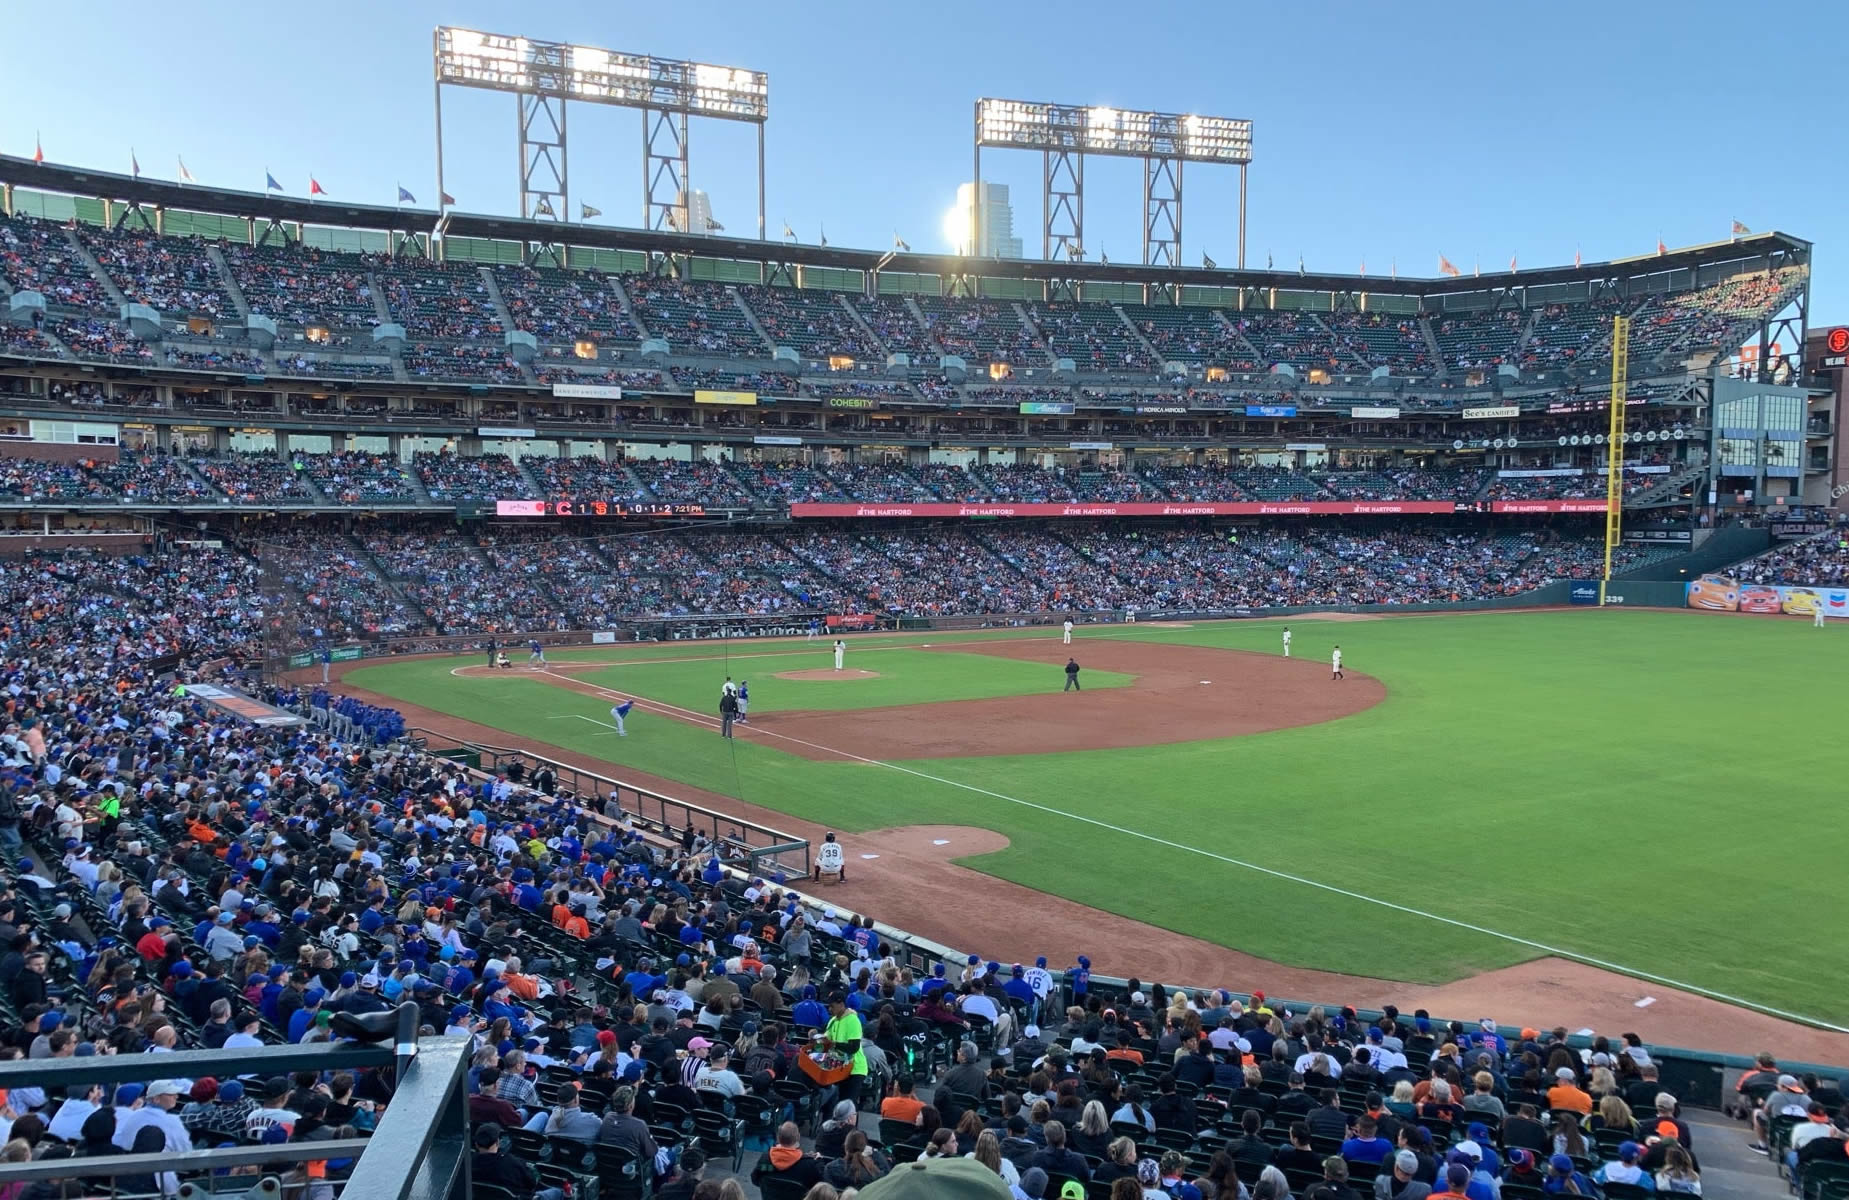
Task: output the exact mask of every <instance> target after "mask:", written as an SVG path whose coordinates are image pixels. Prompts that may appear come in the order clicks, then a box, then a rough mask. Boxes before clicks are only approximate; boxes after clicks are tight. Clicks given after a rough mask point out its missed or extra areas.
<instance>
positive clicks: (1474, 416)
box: [1457, 404, 1522, 421]
mask: <svg viewBox="0 0 1849 1200" xmlns="http://www.w3.org/2000/svg"><path fill="white" fill-rule="evenodd" d="M1457 415H1458V416H1460V417H1462V418H1464V420H1466V421H1493V420H1495V419H1496V418H1498V417H1519V416H1521V415H1522V410H1521V406H1520V405H1516V404H1497V405H1493V406H1491V407H1489V408H1466V409H1460V410H1459V412H1458V414H1457Z"/></svg>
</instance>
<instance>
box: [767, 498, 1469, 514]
mask: <svg viewBox="0 0 1849 1200" xmlns="http://www.w3.org/2000/svg"><path fill="white" fill-rule="evenodd" d="M1456 511H1457V505H1456V504H1455V503H1454V502H1452V501H1450V500H1399V501H1391V500H1390V501H1368V500H1314V501H1302V502H1291V501H1281V502H1277V503H1267V502H1264V501H1252V500H1240V501H1216V502H1212V503H1207V502H1203V503H1200V504H1187V503H1179V502H1176V503H1167V504H1159V503H1151V502H1147V501H1139V502H1131V503H1122V504H1079V503H1072V504H1062V503H1057V502H1038V503H1020V504H1010V503H1006V502H1000V503H994V504H946V503H925V504H841V503H823V502H809V501H798V502H796V503H794V504H792V505H790V516H792V517H863V518H864V517H1225V516H1255V517H1256V516H1271V517H1346V516H1410V515H1431V514H1437V513H1450V512H1456Z"/></svg>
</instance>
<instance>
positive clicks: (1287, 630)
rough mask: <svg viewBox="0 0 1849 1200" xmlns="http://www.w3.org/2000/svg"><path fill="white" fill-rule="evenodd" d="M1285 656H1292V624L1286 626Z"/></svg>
mask: <svg viewBox="0 0 1849 1200" xmlns="http://www.w3.org/2000/svg"><path fill="white" fill-rule="evenodd" d="M1284 657H1285V658H1289V657H1290V626H1288V625H1286V626H1285V627H1284Z"/></svg>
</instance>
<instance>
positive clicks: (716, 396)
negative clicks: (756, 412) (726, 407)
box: [693, 388, 758, 408]
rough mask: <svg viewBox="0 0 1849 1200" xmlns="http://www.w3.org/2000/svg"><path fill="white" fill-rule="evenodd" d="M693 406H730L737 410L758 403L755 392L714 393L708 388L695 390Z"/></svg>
mask: <svg viewBox="0 0 1849 1200" xmlns="http://www.w3.org/2000/svg"><path fill="white" fill-rule="evenodd" d="M693 402H694V403H695V404H730V405H734V406H736V407H739V408H751V407H754V406H755V405H756V404H757V402H758V394H757V393H756V392H715V391H713V390H711V389H709V388H695V389H694V393H693Z"/></svg>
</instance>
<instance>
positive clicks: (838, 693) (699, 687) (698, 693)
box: [555, 642, 1130, 713]
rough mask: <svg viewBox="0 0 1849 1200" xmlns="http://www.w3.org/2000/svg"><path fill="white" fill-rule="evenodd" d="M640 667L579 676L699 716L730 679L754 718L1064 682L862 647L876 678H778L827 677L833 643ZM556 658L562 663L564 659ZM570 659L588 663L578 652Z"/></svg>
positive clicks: (1052, 671)
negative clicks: (740, 683)
mask: <svg viewBox="0 0 1849 1200" xmlns="http://www.w3.org/2000/svg"><path fill="white" fill-rule="evenodd" d="M715 649H718V648H717V647H708V648H707V654H704V655H693V656H690V657H685V658H654V659H647V660H639V659H637V658H635V657H634V656H633V655H622V656H620V657H618V658H617V661H618V662H619V663H622V664H623V665H620V666H612V667H610V668H608V669H607V670H602V671H580V672H574V676H575V677H576V678H578V679H582V680H584V681H585V682H586V683H594V684H596V685H597V686H598V687H606V688H611V689H614V690H616V691H619V692H634V693H635V694H636V695H638V696H646V697H648V698H649V699H651V700H660V701H662V702H663V703H666V704H673V705H676V706H678V707H680V708H687V709H692V710H693V711H695V712H700V713H712V712H716V711H717V706H718V704H719V688H720V685H721V684H722V683H723V682H724V681H725V678H726V676H727V675H730V676H731V677H732V678H733V679H735V680H739V679H742V680H745V681H747V682H749V683H750V685H751V711H752V712H754V713H773V712H796V711H800V710H804V709H811V710H813V709H826V710H839V709H861V708H885V707H887V706H890V705H895V704H920V703H930V702H935V701H942V700H982V699H986V698H988V697H991V696H1024V695H1026V694H1028V693H1030V692H1047V691H1058V690H1059V689H1060V688H1061V687H1062V686H1063V685H1064V683H1065V677H1064V676H1063V675H1062V674H1061V673H1060V668H1058V667H1056V666H1048V665H1046V664H1045V663H1031V662H1021V661H1019V660H1016V659H1010V658H996V657H995V656H994V655H989V654H954V653H952V654H946V653H942V652H940V651H935V650H907V649H901V648H899V647H898V646H881V647H863V646H861V645H859V644H858V643H857V644H856V645H855V648H854V650H853V651H852V652H851V653H850V654H849V655H848V661H847V665H848V667H849V668H851V669H853V670H860V671H874V672H877V673H878V675H879V678H877V679H858V678H850V679H817V680H806V679H778V678H777V677H776V676H777V673H778V672H781V671H813V670H828V669H831V668H832V667H833V666H834V663H835V659H834V651H833V650H832V649H830V644H829V643H823V642H818V643H815V644H813V645H806V646H790V645H760V646H756V647H749V648H739V653H738V654H737V655H736V656H733V655H726V656H723V657H720V658H713V657H710V655H711V654H712V652H713V651H714V650H715ZM555 657H564V655H563V654H561V655H558V656H555ZM570 657H572V658H582V657H588V656H586V655H581V654H579V653H578V652H577V651H572V652H570ZM1129 682H1130V676H1128V675H1117V674H1113V673H1112V672H1110V671H1087V672H1085V686H1086V687H1099V688H1109V687H1123V686H1125V685H1127V684H1128V683H1129Z"/></svg>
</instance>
